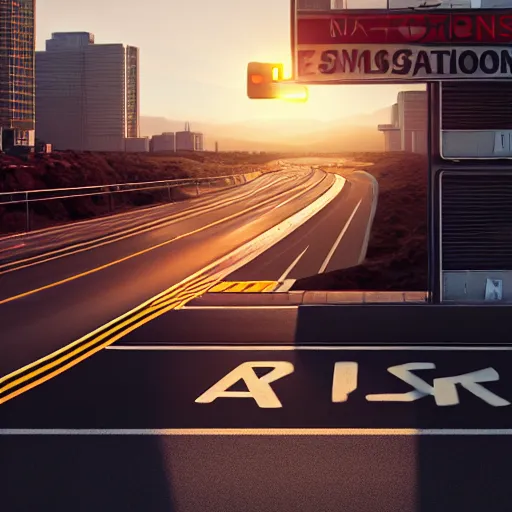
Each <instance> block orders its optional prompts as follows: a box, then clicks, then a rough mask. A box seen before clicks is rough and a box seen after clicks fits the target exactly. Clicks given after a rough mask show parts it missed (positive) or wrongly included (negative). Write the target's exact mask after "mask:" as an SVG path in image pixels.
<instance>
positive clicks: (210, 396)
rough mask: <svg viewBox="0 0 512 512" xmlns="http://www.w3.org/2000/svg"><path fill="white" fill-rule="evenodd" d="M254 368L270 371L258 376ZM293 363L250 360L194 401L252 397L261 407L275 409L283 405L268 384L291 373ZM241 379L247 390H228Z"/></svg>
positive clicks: (205, 401) (209, 401) (204, 402)
mask: <svg viewBox="0 0 512 512" xmlns="http://www.w3.org/2000/svg"><path fill="white" fill-rule="evenodd" d="M255 368H272V371H270V372H269V373H267V374H266V375H264V376H263V377H258V376H257V375H256V372H255V371H254V369H255ZM293 370H294V367H293V364H292V363H290V362H288V361H250V362H247V363H243V364H241V365H239V366H237V367H236V368H235V369H234V370H233V371H231V372H229V373H228V374H227V375H226V376H225V377H223V378H222V379H221V380H219V381H218V382H217V383H216V384H214V385H213V386H212V387H211V388H210V389H208V390H207V391H205V392H204V393H203V394H202V395H201V396H200V397H199V398H197V399H196V403H199V404H210V403H212V402H213V401H214V400H216V399H217V398H253V399H254V400H255V401H256V403H257V404H258V406H259V407H261V408H262V409H276V408H280V407H282V406H283V405H282V404H281V401H280V400H279V398H278V397H277V395H276V394H275V392H274V390H273V389H272V387H271V386H270V384H271V383H272V382H275V381H276V380H279V379H282V378H283V377H286V376H287V375H290V374H291V373H293ZM240 380H243V381H244V382H245V385H246V386H247V389H248V391H228V389H229V388H230V387H232V386H233V385H234V384H236V383H237V382H239V381H240Z"/></svg>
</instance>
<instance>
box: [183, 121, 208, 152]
mask: <svg viewBox="0 0 512 512" xmlns="http://www.w3.org/2000/svg"><path fill="white" fill-rule="evenodd" d="M203 145H204V136H203V134H202V133H198V132H192V131H190V123H186V124H185V131H183V132H176V151H203Z"/></svg>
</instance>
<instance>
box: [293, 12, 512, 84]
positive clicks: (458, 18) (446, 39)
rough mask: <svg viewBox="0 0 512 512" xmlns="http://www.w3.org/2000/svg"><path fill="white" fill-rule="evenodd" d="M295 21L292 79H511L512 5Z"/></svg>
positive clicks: (312, 15)
mask: <svg viewBox="0 0 512 512" xmlns="http://www.w3.org/2000/svg"><path fill="white" fill-rule="evenodd" d="M293 26H294V31H293V34H294V43H295V44H294V56H295V73H296V79H297V81H298V82H303V83H366V82H369V81H370V82H377V83H386V82H388V83H389V82H394V83H400V82H425V81H439V80H464V79H471V80H479V79H483V80H494V79H506V80H508V79H511V78H512V65H511V63H512V58H511V55H512V54H511V51H510V49H509V48H510V47H511V44H512V9H507V10H487V11H484V10H477V9H473V10H468V11H450V10H444V11H440V10H433V11H427V12H418V11H413V10H412V11H411V10H410V11H399V12H390V11H380V12H379V11H365V10H362V11H353V10H346V11H336V10H332V11H329V10H327V11H317V12H312V11H304V12H301V11H298V12H297V13H296V20H295V23H294V25H293Z"/></svg>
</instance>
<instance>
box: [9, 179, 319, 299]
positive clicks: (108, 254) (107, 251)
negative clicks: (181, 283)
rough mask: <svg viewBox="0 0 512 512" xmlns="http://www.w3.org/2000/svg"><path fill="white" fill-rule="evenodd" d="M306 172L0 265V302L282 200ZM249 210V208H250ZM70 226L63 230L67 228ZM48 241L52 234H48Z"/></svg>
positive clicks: (262, 182) (301, 184) (266, 182)
mask: <svg viewBox="0 0 512 512" xmlns="http://www.w3.org/2000/svg"><path fill="white" fill-rule="evenodd" d="M310 174H311V173H305V172H303V173H302V174H299V175H284V176H280V177H274V179H272V178H270V177H267V178H266V179H263V178H262V181H261V183H259V184H257V185H256V186H255V188H254V189H252V190H244V188H245V187H242V189H240V190H239V191H238V195H236V196H234V197H229V196H228V197H224V196H222V197H221V198H220V199H219V200H216V201H215V202H214V203H213V204H209V203H206V204H200V205H195V206H192V207H190V208H188V209H184V210H183V211H180V212H177V213H175V214H173V215H170V216H167V215H166V216H165V217H160V218H159V221H158V222H157V223H156V225H151V226H149V227H146V228H144V229H141V228H140V227H139V228H138V229H134V230H130V231H129V232H128V233H122V232H121V233H119V232H118V233H116V234H115V235H114V236H111V237H110V236H109V237H106V239H102V238H96V239H95V240H94V241H92V243H90V244H89V243H87V244H85V247H82V246H81V245H78V246H71V247H69V249H66V250H65V251H64V252H62V253H61V252H57V253H53V252H50V253H48V252H46V253H44V254H42V255H41V256H40V257H37V258H35V259H32V258H28V259H27V260H23V261H16V262H15V266H14V267H11V266H7V267H4V268H3V269H2V267H0V285H1V287H0V303H1V301H2V300H6V299H7V298H9V297H12V296H16V295H18V294H22V293H25V292H27V291H29V290H33V289H37V288H40V287H42V286H47V285H49V284H51V283H53V282H58V281H61V280H63V279H67V278H70V277H72V276H74V275H77V274H81V273H83V272H87V271H90V270H91V269H94V268H98V267H100V266H102V265H106V264H109V263H110V262H112V261H117V260H118V259H120V258H125V257H129V256H130V255H133V254H136V253H138V252H140V251H143V250H147V249H148V248H151V247H154V246H158V245H159V244H163V243H166V242H167V241H170V240H172V239H173V238H175V237H177V236H181V235H184V234H187V233H191V232H194V231H196V230H197V229H201V228H202V227H204V226H207V225H208V224H211V223H213V222H219V221H222V220H223V219H228V218H229V217H230V216H233V215H236V214H237V213H241V212H244V211H245V210H248V209H249V208H255V207H257V206H258V205H260V203H261V202H262V201H264V200H269V199H272V197H273V196H276V197H277V196H279V195H280V194H282V195H283V196H284V197H286V196H287V194H288V193H292V192H293V191H294V190H296V189H297V190H298V189H299V188H298V187H301V186H307V182H308V180H309V179H310V177H311V176H310ZM253 211H254V210H253ZM71 228H72V227H71V226H69V227H67V228H66V229H67V230H71ZM47 236H48V237H50V238H52V237H53V234H52V233H49V234H48V235H47Z"/></svg>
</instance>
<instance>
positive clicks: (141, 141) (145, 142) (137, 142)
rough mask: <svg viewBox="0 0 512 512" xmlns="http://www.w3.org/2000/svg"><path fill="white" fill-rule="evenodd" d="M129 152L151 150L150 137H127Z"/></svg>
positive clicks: (125, 141)
mask: <svg viewBox="0 0 512 512" xmlns="http://www.w3.org/2000/svg"><path fill="white" fill-rule="evenodd" d="M124 150H125V151H126V152H127V153H146V152H148V151H149V137H127V138H126V139H124Z"/></svg>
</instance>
